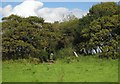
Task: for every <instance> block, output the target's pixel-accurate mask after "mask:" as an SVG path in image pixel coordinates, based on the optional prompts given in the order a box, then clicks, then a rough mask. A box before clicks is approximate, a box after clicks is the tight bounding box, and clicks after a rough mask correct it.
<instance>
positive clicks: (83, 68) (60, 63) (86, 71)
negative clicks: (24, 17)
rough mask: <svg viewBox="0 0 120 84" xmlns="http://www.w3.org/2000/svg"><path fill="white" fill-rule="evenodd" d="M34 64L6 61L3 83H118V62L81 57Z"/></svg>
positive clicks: (22, 61)
mask: <svg viewBox="0 0 120 84" xmlns="http://www.w3.org/2000/svg"><path fill="white" fill-rule="evenodd" d="M67 61H68V60H57V61H56V62H55V63H54V64H48V63H44V64H34V63H30V62H28V61H26V60H19V61H4V62H3V66H2V67H3V68H2V69H3V71H2V74H3V75H2V76H3V78H2V81H3V82H117V81H118V60H107V59H98V58H95V57H94V58H93V57H80V58H79V61H76V60H74V61H72V62H70V63H68V62H67Z"/></svg>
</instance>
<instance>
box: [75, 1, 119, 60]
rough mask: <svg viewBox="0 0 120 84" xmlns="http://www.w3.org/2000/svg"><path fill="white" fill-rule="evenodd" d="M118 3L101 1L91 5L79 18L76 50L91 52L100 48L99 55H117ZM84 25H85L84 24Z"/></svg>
mask: <svg viewBox="0 0 120 84" xmlns="http://www.w3.org/2000/svg"><path fill="white" fill-rule="evenodd" d="M118 7H119V6H118V5H117V4H116V3H113V2H106V3H101V4H97V5H95V6H93V7H92V8H91V9H90V10H89V12H90V13H89V14H87V16H85V17H83V18H82V19H80V22H79V24H80V27H81V30H80V33H79V34H78V35H80V36H79V38H77V39H81V40H78V45H77V47H78V48H77V50H78V51H79V52H80V53H85V54H89V53H90V54H92V52H93V51H92V50H93V49H94V50H95V53H99V52H98V48H99V50H101V53H100V57H107V58H113V59H114V58H118V57H119V47H120V46H119V40H118V39H119V37H120V34H119V33H118V31H119V28H120V26H119V25H120V20H119V19H118V17H119V14H120V12H118V10H119V9H118ZM84 25H85V26H84Z"/></svg>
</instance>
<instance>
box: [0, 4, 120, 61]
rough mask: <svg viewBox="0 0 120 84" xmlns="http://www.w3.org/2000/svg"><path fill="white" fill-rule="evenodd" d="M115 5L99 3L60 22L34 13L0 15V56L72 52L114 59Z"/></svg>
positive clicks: (118, 45) (117, 39)
mask: <svg viewBox="0 0 120 84" xmlns="http://www.w3.org/2000/svg"><path fill="white" fill-rule="evenodd" d="M119 8H120V6H119V5H117V4H116V3H114V2H105V3H100V4H97V5H94V6H93V7H92V8H90V10H89V13H88V14H87V15H86V16H84V17H83V18H80V19H77V18H75V17H74V16H68V17H70V18H67V19H68V20H65V21H64V22H54V23H45V22H44V19H43V18H39V17H36V16H30V17H27V18H22V17H20V16H17V15H11V16H9V17H4V18H3V19H2V20H3V22H2V38H3V42H2V43H3V46H2V47H3V51H2V53H3V59H18V58H29V57H36V58H38V57H39V56H42V55H45V56H47V55H49V52H50V51H53V52H54V53H56V54H57V55H58V57H59V56H60V57H61V56H62V57H67V56H68V57H69V56H72V54H73V51H76V52H77V53H79V54H84V55H91V54H96V53H100V57H107V58H118V57H119V52H120V31H119V30H120V19H119V18H118V17H119V15H120V11H119ZM73 49H74V50H73ZM98 49H99V51H98ZM93 51H94V52H93Z"/></svg>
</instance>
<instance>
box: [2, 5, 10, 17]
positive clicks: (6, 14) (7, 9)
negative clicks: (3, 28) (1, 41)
mask: <svg viewBox="0 0 120 84" xmlns="http://www.w3.org/2000/svg"><path fill="white" fill-rule="evenodd" d="M11 11H12V6H11V5H7V6H6V7H4V8H1V7H0V13H1V14H2V16H8V15H9V14H10V13H11Z"/></svg>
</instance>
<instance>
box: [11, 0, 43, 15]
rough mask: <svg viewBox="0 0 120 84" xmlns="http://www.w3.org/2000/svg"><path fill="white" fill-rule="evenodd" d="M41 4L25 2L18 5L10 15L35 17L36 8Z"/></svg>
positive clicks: (32, 0)
mask: <svg viewBox="0 0 120 84" xmlns="http://www.w3.org/2000/svg"><path fill="white" fill-rule="evenodd" d="M42 6H43V3H41V2H39V1H35V0H25V1H24V2H23V3H21V4H20V5H17V6H16V7H14V9H13V10H12V12H11V14H16V15H19V16H23V17H29V16H37V13H36V12H37V10H38V8H40V7H42Z"/></svg>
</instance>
